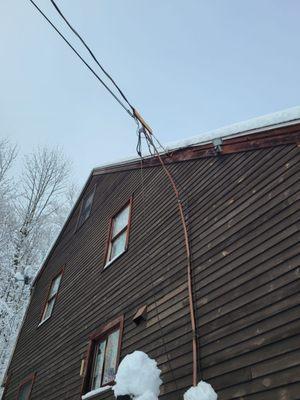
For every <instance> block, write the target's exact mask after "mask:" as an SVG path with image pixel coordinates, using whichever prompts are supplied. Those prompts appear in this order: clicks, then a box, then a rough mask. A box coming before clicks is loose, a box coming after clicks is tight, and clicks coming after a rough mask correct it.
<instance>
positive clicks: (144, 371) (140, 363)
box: [113, 351, 162, 400]
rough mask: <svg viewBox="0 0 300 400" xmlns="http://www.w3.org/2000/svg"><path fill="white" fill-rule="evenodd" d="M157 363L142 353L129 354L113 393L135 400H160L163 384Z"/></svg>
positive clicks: (120, 370)
mask: <svg viewBox="0 0 300 400" xmlns="http://www.w3.org/2000/svg"><path fill="white" fill-rule="evenodd" d="M160 372H161V371H160V369H158V368H157V363H156V361H155V360H152V359H151V358H150V357H149V356H148V355H147V354H146V353H144V352H142V351H134V352H133V353H131V354H128V355H127V356H126V357H125V358H124V359H123V360H122V361H121V363H120V365H119V368H118V371H117V374H116V378H115V382H116V385H115V386H113V391H114V395H115V397H117V396H125V395H129V396H132V398H133V400H158V396H159V387H160V385H161V384H162V381H161V379H160V377H159V376H160Z"/></svg>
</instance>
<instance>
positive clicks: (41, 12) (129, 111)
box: [29, 0, 134, 118]
mask: <svg viewBox="0 0 300 400" xmlns="http://www.w3.org/2000/svg"><path fill="white" fill-rule="evenodd" d="M29 1H30V3H31V4H32V5H33V6H34V7H35V8H36V9H37V10H38V12H39V13H40V14H41V15H42V16H43V18H45V20H46V21H47V22H48V23H49V24H50V25H51V26H52V28H53V29H54V30H55V31H56V32H57V33H58V35H59V36H60V37H61V38H62V39H63V40H64V41H65V42H66V43H67V45H68V46H69V47H70V48H71V49H72V50H73V52H74V53H75V54H76V55H77V57H78V58H79V59H80V60H81V61H82V62H83V63H84V65H85V66H86V67H87V68H88V69H89V70H90V71H91V72H92V74H93V75H94V76H95V77H96V78H97V79H98V81H99V82H100V83H101V84H102V85H103V86H104V87H105V89H106V90H107V91H108V92H109V93H110V94H111V95H112V96H113V98H114V99H115V100H116V101H117V102H118V103H119V104H120V106H121V107H123V108H124V110H125V111H126V112H127V113H128V114H129V115H130V116H131V117H132V118H134V113H133V111H131V110H129V109H128V108H127V107H126V106H125V104H124V103H122V101H121V100H120V99H119V98H118V97H117V96H116V95H115V93H114V92H113V91H112V90H111V89H110V88H109V87H108V86H107V84H106V83H105V82H104V81H103V80H102V79H101V78H100V76H99V75H98V74H97V73H96V72H95V71H94V70H93V68H92V67H91V66H90V65H89V64H88V63H87V62H86V61H85V60H84V58H83V57H82V56H81V55H80V54H79V53H78V51H77V50H76V49H75V48H74V47H73V46H72V45H71V43H70V42H69V41H68V39H67V38H66V37H65V36H64V35H63V34H62V33H61V32H60V30H59V29H58V28H57V27H56V26H55V25H54V24H53V22H51V21H50V19H49V18H48V17H47V16H46V14H45V13H44V12H43V11H42V10H41V9H40V8H39V6H38V5H37V4H36V3H35V2H34V1H33V0H29Z"/></svg>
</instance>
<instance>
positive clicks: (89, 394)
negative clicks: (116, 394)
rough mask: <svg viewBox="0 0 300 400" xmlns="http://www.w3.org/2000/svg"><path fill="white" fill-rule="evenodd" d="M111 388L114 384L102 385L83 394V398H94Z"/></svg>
mask: <svg viewBox="0 0 300 400" xmlns="http://www.w3.org/2000/svg"><path fill="white" fill-rule="evenodd" d="M111 388H112V386H103V387H100V388H98V389H95V390H91V391H90V392H87V393H86V394H84V395H83V396H81V399H82V400H86V399H90V398H92V397H94V396H97V394H100V393H104V392H107V391H108V390H110V389H111Z"/></svg>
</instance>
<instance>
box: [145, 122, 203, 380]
mask: <svg viewBox="0 0 300 400" xmlns="http://www.w3.org/2000/svg"><path fill="white" fill-rule="evenodd" d="M143 133H144V136H145V138H146V140H147V141H149V143H150V145H151V146H152V147H153V149H154V152H155V153H156V156H157V158H158V159H159V162H160V164H161V166H162V168H163V170H164V172H165V174H166V176H167V178H168V180H169V182H170V184H171V186H172V189H173V191H174V194H175V196H176V199H177V205H178V211H179V215H180V220H181V224H182V228H183V234H184V241H185V250H186V259H187V283H188V297H189V309H190V318H191V327H192V351H193V352H192V354H193V379H192V382H193V386H197V383H198V379H197V378H198V347H197V332H196V318H195V310H194V299H193V282H192V264H191V252H190V241H189V234H188V229H187V223H186V218H185V215H184V210H183V206H182V201H181V198H180V195H179V191H178V189H177V186H176V183H175V181H174V178H173V176H172V174H171V173H170V171H169V170H168V168H167V166H166V165H165V163H164V161H163V159H162V157H161V155H160V153H159V151H158V149H157V147H156V145H155V144H154V142H153V140H152V135H151V134H149V133H148V132H147V130H146V129H145V128H143Z"/></svg>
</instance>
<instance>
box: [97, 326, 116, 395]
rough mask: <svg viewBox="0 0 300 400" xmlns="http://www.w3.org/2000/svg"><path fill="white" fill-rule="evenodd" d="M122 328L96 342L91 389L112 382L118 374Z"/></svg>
mask: <svg viewBox="0 0 300 400" xmlns="http://www.w3.org/2000/svg"><path fill="white" fill-rule="evenodd" d="M119 337H120V329H117V330H115V331H114V332H112V333H110V334H108V335H107V336H105V337H104V338H102V339H101V340H100V341H99V342H98V343H96V344H95V348H94V354H93V357H94V361H93V365H92V370H91V371H92V372H91V387H90V390H94V389H97V388H99V387H101V386H105V385H108V384H111V383H112V382H113V381H114V379H115V376H116V372H117V371H116V369H117V360H118V349H119Z"/></svg>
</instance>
